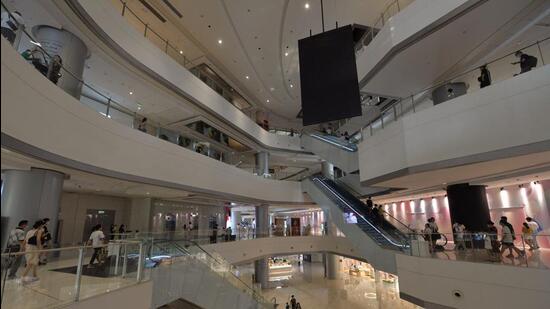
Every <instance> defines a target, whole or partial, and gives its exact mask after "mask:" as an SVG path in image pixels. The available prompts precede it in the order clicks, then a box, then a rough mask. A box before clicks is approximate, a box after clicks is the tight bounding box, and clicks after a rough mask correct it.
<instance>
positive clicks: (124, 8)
mask: <svg viewBox="0 0 550 309" xmlns="http://www.w3.org/2000/svg"><path fill="white" fill-rule="evenodd" d="M125 12H126V2H122V16H124V13H125Z"/></svg>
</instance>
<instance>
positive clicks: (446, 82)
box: [351, 36, 550, 139]
mask: <svg viewBox="0 0 550 309" xmlns="http://www.w3.org/2000/svg"><path fill="white" fill-rule="evenodd" d="M547 40H550V36H549V37H546V38H544V39H542V40H538V41H536V42H535V43H532V44H529V45H527V46H524V47H523V48H521V49H518V50H516V51H514V52H511V53H508V54H505V55H503V56H500V57H498V58H495V59H493V60H491V61H489V62H487V63H486V64H485V66H487V65H489V64H493V63H495V62H497V61H500V60H502V59H504V58H506V57H509V56H511V55H514V54H515V53H516V52H517V51H522V50H525V49H527V48H530V47H533V46H538V48H539V53H540V56H541V57H542V52H541V49H540V43H543V42H545V41H547ZM541 60H542V59H541ZM542 65H544V61H543V62H542ZM477 70H479V67H474V68H470V69H468V70H466V71H463V72H461V73H458V74H455V75H453V76H452V77H449V78H446V79H445V80H443V81H440V82H438V83H436V84H435V85H433V86H427V87H424V88H422V89H421V90H419V91H416V92H414V93H412V94H411V95H410V98H411V100H412V102H411V103H412V108H413V112H415V110H414V97H415V96H418V95H422V94H423V93H426V92H427V91H430V90H433V89H436V88H438V87H441V86H443V85H446V84H448V83H449V82H451V81H453V80H455V79H457V78H460V77H463V76H466V75H468V74H470V73H473V72H475V71H477ZM402 102H403V98H402V99H401V100H398V101H396V102H394V103H392V104H390V105H388V106H386V108H385V109H384V111H382V112H381V113H380V115H379V116H378V117H376V118H374V119H373V120H371V121H369V122H368V123H367V124H365V125H364V126H362V127H361V128H360V129H359V130H358V131H356V132H354V133H353V134H351V136H355V135H356V134H358V133H361V139H364V134H363V131H364V130H365V129H366V128H368V127H369V126H372V124H373V123H375V122H377V121H378V120H380V119H383V117H384V116H385V113H386V111H388V110H390V109H392V108H395V106H397V105H398V104H400V103H402ZM371 135H372V132H371Z"/></svg>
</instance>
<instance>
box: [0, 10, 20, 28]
mask: <svg viewBox="0 0 550 309" xmlns="http://www.w3.org/2000/svg"><path fill="white" fill-rule="evenodd" d="M12 16H13V17H12ZM9 21H11V22H9ZM19 25H23V17H21V15H19V14H17V13H12V14H11V16H10V14H9V13H8V12H2V28H8V29H11V30H13V31H15V30H17V27H18V26H19ZM14 27H15V28H14Z"/></svg>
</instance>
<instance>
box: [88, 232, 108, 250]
mask: <svg viewBox="0 0 550 309" xmlns="http://www.w3.org/2000/svg"><path fill="white" fill-rule="evenodd" d="M103 239H105V235H104V234H103V231H100V230H97V231H93V232H92V234H91V235H90V240H91V241H92V247H94V248H98V247H101V245H102V242H101V241H102V240H103Z"/></svg>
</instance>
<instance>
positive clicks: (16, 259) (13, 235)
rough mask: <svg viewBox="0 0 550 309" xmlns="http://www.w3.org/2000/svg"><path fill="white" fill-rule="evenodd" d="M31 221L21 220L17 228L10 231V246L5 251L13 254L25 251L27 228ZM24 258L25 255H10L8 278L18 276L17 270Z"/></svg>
mask: <svg viewBox="0 0 550 309" xmlns="http://www.w3.org/2000/svg"><path fill="white" fill-rule="evenodd" d="M28 224H29V221H27V220H21V221H20V222H19V224H18V225H17V227H16V228H14V229H13V230H11V231H10V236H9V238H8V246H7V248H6V250H5V253H8V254H13V253H18V252H22V251H24V250H23V249H24V248H25V229H26V228H27V225H28ZM22 260H23V255H22V254H18V255H13V256H12V255H10V256H9V257H8V269H9V271H8V279H15V278H16V277H17V276H16V274H17V270H18V269H19V267H20V266H21V261H22Z"/></svg>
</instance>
